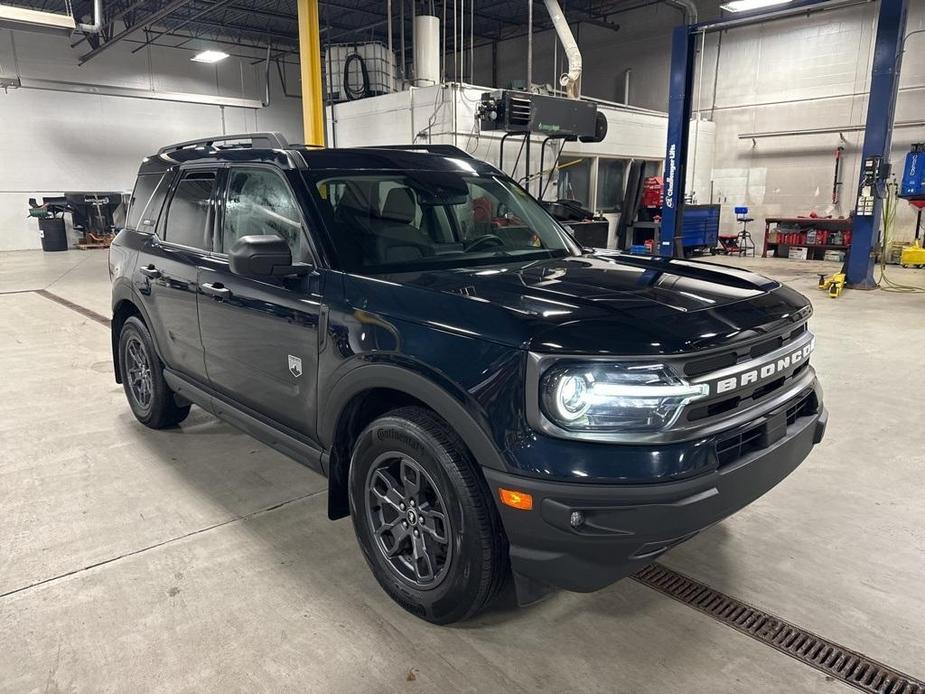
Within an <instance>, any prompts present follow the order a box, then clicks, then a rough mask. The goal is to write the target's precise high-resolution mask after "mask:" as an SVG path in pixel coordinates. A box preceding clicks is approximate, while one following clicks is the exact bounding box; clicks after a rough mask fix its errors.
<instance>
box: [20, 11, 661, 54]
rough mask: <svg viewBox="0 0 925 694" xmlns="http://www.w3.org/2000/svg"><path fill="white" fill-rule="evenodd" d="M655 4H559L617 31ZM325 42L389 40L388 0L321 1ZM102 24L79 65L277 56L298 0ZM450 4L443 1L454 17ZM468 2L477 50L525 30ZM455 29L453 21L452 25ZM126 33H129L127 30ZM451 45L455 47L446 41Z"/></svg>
mask: <svg viewBox="0 0 925 694" xmlns="http://www.w3.org/2000/svg"><path fill="white" fill-rule="evenodd" d="M401 1H402V0H392V7H393V13H394V18H395V19H394V23H393V32H394V33H393V41H395V43H396V45H397V42H398V32H399V22H398V17H399V11H400V2H401ZM657 1H658V0H582V2H579V3H574V4H571V3H567V2H563V5H565V9H566V11H567V15H568V17H569V19H570V20H571V21H573V22H583V23H593V24H597V25H600V26H605V27H607V28H610V29H617V28H619V27H618V25H617V24H615V23H613V22H610V21H609V19H608V18H609V16H610V15H613V14H615V13H618V12H620V11H623V10H628V9H634V8H637V7H641V6H646V5H650V4H655V2H657ZM404 2H405V19H406V31H410V21H411V2H412V0H404ZM3 4H7V5H15V6H19V7H30V8H34V9H42V10H47V11H52V12H61V13H66V12H68V10H69V6H73V8H74V13H75V15H76V16H77V18H78V19H81V18H83V19H87V20H89V18H90V16H91V14H92V3H91V2H90V1H89V0H74V1H73V2H68V1H67V0H45V1H38V0H34V1H32V2H16V1H15V0H14V1H12V2H11V1H10V0H4V3H3ZM318 4H319V8H320V12H321V25H322V43H341V42H354V41H356V42H361V41H370V40H373V41H382V42H385V41H387V23H386V17H387V15H386V0H319V2H318ZM103 7H104V16H105V20H104V21H105V26H104V29H103V33H102V35H101V38H100V37H96V36H88V37H86V38H85V39H80V42H79V43H80V44H84V45H85V42H88V43H89V44H90V48H89V49H88V50H87V52H86V53H85V54H84V56H83V62H86V60H90V59H92V58H93V57H94V56H95V55H96V54H97V53H98V52H101V49H102V50H105V48H103V46H105V44H106V43H111V42H118V41H122V40H129V39H130V40H131V42H132V43H133V44H134V45H135V49H136V50H140V49H141V47H142V46H143V45H145V44H146V43H151V44H154V45H161V46H170V47H175V48H184V47H187V46H188V44H190V43H191V42H195V41H197V40H200V39H205V40H209V41H212V42H215V43H220V44H227V45H237V46H249V47H259V48H262V49H265V48H266V46H267V44H268V43H269V45H270V46H271V48H272V50H274V51H276V52H277V53H279V54H285V53H289V52H293V51H297V50H298V27H297V19H296V0H211V1H209V2H206V1H204V0H108V1H107V0H104V3H103ZM417 7H418V12H421V11H422V8H425V7H432V8H433V11H434V12H435V13H436V14H437V15H442V13H443V2H442V1H433V2H427V3H422V2H418V3H417ZM453 8H454V0H449V1H448V2H447V8H446V9H447V12H448V14H449V16H450V17H452V14H453ZM471 9H472V8H471V7H470V6H469V4H468V3H467V4H466V9H465V13H466V41H467V42H468V34H469V31H468V30H469V22H470V20H471V21H472V24H473V28H474V33H475V37H476V45H480V44H485V43H490V42H492V41H496V40H501V39H506V38H512V37H514V36H520V35H523V34H524V33H525V27H526V25H527V11H528V6H527V3H526V2H524V1H523V0H519V1H514V2H512V1H503V0H502V1H501V2H477V3H476V5H475V12H474V16H471V17H470V10H471ZM533 14H534V26H535V27H536V28H537V29H538V30H540V29H545V28H548V27H549V26H550V21H549V16H548V15H547V13H546V10H545V7H544V6H543V3H542V2H538V1H536V0H535V1H534V13H533ZM449 25H450V27H451V28H452V20H450V22H449ZM129 29H131V30H132V31H131V33H127V30H129ZM450 45H451V46H452V42H450Z"/></svg>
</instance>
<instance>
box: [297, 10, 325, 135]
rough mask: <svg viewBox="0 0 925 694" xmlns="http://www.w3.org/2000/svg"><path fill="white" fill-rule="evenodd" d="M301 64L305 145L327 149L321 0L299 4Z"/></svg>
mask: <svg viewBox="0 0 925 694" xmlns="http://www.w3.org/2000/svg"><path fill="white" fill-rule="evenodd" d="M298 8H299V63H300V67H301V73H302V128H303V131H304V137H305V144H307V145H324V101H323V99H322V98H321V97H322V94H323V93H324V85H323V84H322V83H321V31H320V29H319V23H318V0H298Z"/></svg>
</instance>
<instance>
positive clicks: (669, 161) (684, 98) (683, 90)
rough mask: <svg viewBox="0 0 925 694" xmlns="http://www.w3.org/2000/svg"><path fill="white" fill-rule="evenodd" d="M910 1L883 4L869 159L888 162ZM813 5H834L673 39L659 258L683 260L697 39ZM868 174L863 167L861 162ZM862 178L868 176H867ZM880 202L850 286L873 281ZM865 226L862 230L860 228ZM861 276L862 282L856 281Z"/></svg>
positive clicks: (687, 30) (813, 0)
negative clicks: (871, 250)
mask: <svg viewBox="0 0 925 694" xmlns="http://www.w3.org/2000/svg"><path fill="white" fill-rule="evenodd" d="M907 2H908V0H880V21H879V24H878V27H877V43H876V46H875V48H874V60H873V71H872V81H871V91H870V99H869V103H868V109H867V128H866V130H865V134H864V147H863V150H862V151H863V154H864V156H863V159H867V158H868V156H869V155H870V154H873V155H874V156H880V157H882V158H883V160H884V161H889V153H890V140H891V139H892V138H891V134H892V129H893V113H894V110H895V105H896V89H897V86H898V82H899V56H900V51H901V46H902V39H903V35H904V32H905V25H906V5H907ZM814 5H831V0H795V1H794V2H793V3H791V4H789V5H787V6H786V7H785V8H783V9H777V10H772V11H764V12H762V11H757V12H752V13H747V14H746V13H742V14H738V15H736V16H735V17H731V18H728V19H722V20H718V21H714V22H701V23H699V24H693V25H683V26H679V27H677V28H676V29H675V30H674V34H673V35H672V40H671V72H670V75H669V82H668V83H669V97H668V144H667V147H666V154H665V186H664V191H663V192H664V204H663V206H662V234H661V239H660V243H659V251H658V252H659V254H660V255H663V256H672V255H673V256H675V257H683V255H684V249H683V247H682V221H683V208H684V192H685V191H684V189H685V183H686V181H685V179H686V174H687V143H688V139H689V136H688V133H689V128H690V120H691V105H692V92H693V83H694V70H695V60H694V58H695V51H694V47H695V36H696V35H697V34H699V33H701V32H704V31H710V32H712V31H722V30H723V29H730V28H733V27H736V26H743V25H745V24H749V23H758V22H761V21H764V20H772V19H778V18H783V17H786V16H792V15H795V14H799V13H800V12H802V11H803V10H811V9H812V8H813V6H814ZM862 169H863V163H862ZM862 175H863V172H862ZM879 213H880V201H879V198H877V199H876V201H875V205H874V214H872V215H869V216H868V217H866V218H863V219H862V218H857V219H856V220H855V225H854V230H853V235H852V239H851V249H850V252H849V255H848V262H847V265H848V282H849V283H852V281H853V280H852V277H854V278H855V279H856V280H857V281H856V282H855V284H856V285H857V286H860V285H861V283H862V282H863V281H864V280H866V279H867V278H868V277H869V278H870V280H871V281H872V280H873V276H872V275H873V273H872V268H873V261H872V258H871V257H870V249H871V247H872V245H873V240H874V237H875V234H874V230H875V229H876V228H877V225H878V224H879V219H880V218H879ZM859 225H860V226H859ZM858 277H860V278H861V279H857V278H858Z"/></svg>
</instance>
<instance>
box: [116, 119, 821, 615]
mask: <svg viewBox="0 0 925 694" xmlns="http://www.w3.org/2000/svg"><path fill="white" fill-rule="evenodd" d="M125 226H126V228H125V229H124V230H123V231H122V232H121V233H120V234H119V235H118V237H117V238H116V240H115V242H114V243H113V245H112V249H111V256H110V272H111V275H112V280H113V285H112V286H113V294H112V299H113V302H112V306H113V320H112V348H113V358H114V362H115V373H116V380H117V381H119V382H120V383H122V384H123V385H124V387H125V392H126V395H127V397H128V401H129V405H130V406H131V408H132V411H133V412H134V414H135V416H136V417H137V418H138V420H139V421H141V422H142V423H143V424H145V425H147V426H149V427H152V428H155V429H157V428H162V427H168V426H174V425H176V424H178V423H180V422H181V421H182V420H183V419H184V418H185V417H186V416H187V414H188V413H189V410H190V406H191V405H192V404H196V405H198V406H200V407H203V408H205V409H207V410H208V411H210V412H212V413H214V414H215V415H217V416H218V417H221V418H223V419H225V420H227V421H228V422H230V423H231V424H233V425H234V426H236V427H238V428H240V429H243V430H244V431H246V432H248V433H250V434H251V435H253V436H254V437H255V438H257V439H260V440H261V441H263V442H265V443H267V444H268V445H270V446H272V447H274V448H276V449H278V450H279V451H281V452H283V453H285V454H286V455H288V456H290V457H292V458H293V459H295V460H297V461H298V462H300V463H303V464H305V465H307V466H309V467H311V468H312V469H314V470H317V471H318V472H320V473H322V474H324V475H326V476H327V477H328V479H329V486H328V500H329V501H328V515H329V517H330V518H332V519H337V518H341V517H344V516H347V515H350V516H351V517H352V518H353V524H354V527H355V530H356V534H357V538H358V540H359V544H360V547H361V548H362V550H363V553H364V555H365V557H366V560H367V562H368V563H369V566H370V568H371V569H372V571H373V573H374V574H375V576H376V578H377V579H378V581H379V583H380V584H381V585H382V587H383V588H384V589H385V591H386V592H387V593H388V594H389V595H390V596H391V597H392V598H393V599H394V600H395V601H396V602H398V603H399V604H400V605H401V606H402V607H404V608H405V609H407V610H409V611H411V612H413V613H414V614H417V615H419V616H420V617H422V618H424V619H427V620H429V621H432V622H437V623H448V622H453V621H456V620H460V619H464V618H466V617H468V616H471V615H473V614H474V613H476V612H477V611H478V610H480V609H481V608H482V607H484V606H485V605H486V604H487V603H488V602H489V601H490V600H491V598H492V596H494V595H495V594H496V593H497V591H498V588H499V586H501V585H502V584H503V583H504V581H505V580H506V579H507V578H508V577H509V576H512V577H513V580H514V586H515V588H516V592H517V596H518V599H519V601H520V602H521V603H529V602H532V601H534V600H536V599H538V598H539V597H542V596H543V595H544V594H546V593H548V592H549V591H550V590H551V589H552V588H554V587H560V588H565V589H568V590H575V591H593V590H596V589H598V588H601V587H603V586H606V585H608V584H609V583H611V582H613V581H615V580H617V579H620V578H622V577H624V576H627V575H629V574H631V573H632V572H634V571H636V570H638V569H639V568H641V567H643V566H645V565H646V564H648V563H649V562H651V561H652V560H653V559H655V558H656V557H658V556H659V555H661V554H662V553H663V552H665V551H666V550H668V549H669V548H671V547H673V546H674V545H677V544H678V543H680V542H683V541H684V540H686V539H688V538H690V537H692V536H693V535H695V534H696V533H697V532H699V531H700V530H702V529H704V528H706V527H708V526H710V525H712V524H713V523H716V522H717V521H719V520H721V519H723V518H725V517H726V516H728V515H730V514H732V513H734V512H735V511H737V510H738V509H740V508H742V507H743V506H745V505H746V504H748V503H750V502H751V501H753V500H754V499H756V498H757V497H759V496H761V495H762V494H764V493H765V492H766V491H768V490H769V489H770V488H771V487H773V486H774V485H776V484H777V483H778V482H780V481H781V480H782V479H783V478H784V477H786V476H787V475H788V474H789V473H790V472H791V471H792V470H793V469H794V468H796V466H797V465H799V464H800V462H801V461H802V460H803V459H804V458H806V456H807V454H808V453H809V452H810V450H811V449H812V447H813V445H815V444H816V443H818V442H819V441H820V440H821V439H822V436H823V433H824V431H825V423H826V412H825V410H824V409H823V405H822V393H821V390H820V387H819V384H818V382H817V380H816V376H815V373H814V371H813V368H812V367H811V366H810V364H809V361H810V356H811V353H812V351H813V346H814V341H813V337H812V334H811V333H810V332H808V330H807V320H808V319H809V316H810V313H811V307H810V304H809V302H808V301H807V300H806V299H805V298H804V297H803V296H801V295H800V294H798V293H796V292H794V291H793V290H791V289H788V288H787V287H784V286H782V285H781V284H780V283H778V282H775V281H773V280H769V279H766V278H764V277H760V276H758V275H754V274H750V273H748V272H744V271H740V270H735V269H730V268H726V267H720V266H717V265H710V264H706V263H697V262H687V261H682V260H671V259H667V258H652V257H637V256H627V255H619V254H615V253H607V252H602V253H595V252H593V251H590V250H588V249H584V248H581V247H580V246H578V245H577V244H576V243H575V241H574V240H573V239H572V238H571V236H570V235H569V233H568V232H567V231H566V230H565V229H564V228H563V227H562V226H560V225H559V224H558V223H557V222H556V221H554V220H553V219H552V218H551V217H550V216H549V215H547V214H546V212H545V211H544V210H543V208H542V207H541V206H540V205H539V204H538V203H537V202H536V201H535V200H534V199H533V198H531V197H530V196H529V195H528V194H527V193H526V192H525V191H524V190H523V189H522V188H521V187H519V186H518V185H517V184H516V183H514V182H513V181H512V180H511V179H510V178H508V177H507V176H506V175H504V174H503V173H502V172H500V171H498V170H497V169H495V168H494V167H492V166H490V165H488V164H486V163H484V162H481V161H477V160H475V159H473V158H472V157H470V156H469V155H467V154H466V153H465V152H463V151H461V150H458V149H455V148H452V147H446V146H409V147H388V148H358V149H312V148H308V147H304V146H299V145H293V146H290V145H288V144H287V143H286V142H285V141H284V140H283V139H282V138H281V137H280V136H278V135H276V134H273V133H257V134H252V135H246V136H242V135H237V136H225V137H221V138H213V139H208V140H197V141H194V142H187V143H180V144H176V145H171V146H169V147H164V148H163V149H161V150H160V151H159V152H157V153H156V154H154V155H152V156H150V157H147V158H146V159H145V160H144V162H143V164H142V166H141V170H140V171H139V174H138V181H137V183H136V185H135V190H134V193H133V196H132V202H131V206H130V209H129V212H128V216H127V220H126V225H125Z"/></svg>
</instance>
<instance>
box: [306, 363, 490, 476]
mask: <svg viewBox="0 0 925 694" xmlns="http://www.w3.org/2000/svg"><path fill="white" fill-rule="evenodd" d="M374 388H390V389H392V390H397V391H401V392H403V393H406V394H407V395H410V396H412V397H414V398H416V399H418V400H420V401H421V402H422V403H424V404H425V405H427V406H428V407H430V408H431V409H432V410H433V411H434V412H436V413H437V414H438V415H440V416H441V417H442V418H443V419H445V420H446V421H447V423H448V424H449V425H450V426H451V427H453V429H454V431H455V432H456V433H457V434H458V435H459V437H460V438H461V439H462V440H463V443H465V444H466V446H467V448H468V449H469V451H470V452H471V453H472V455H473V457H474V458H475V460H476V462H477V463H478V464H479V465H481V466H484V467H487V468H491V469H494V470H502V471H504V470H507V469H508V466H507V465H505V463H504V458H503V456H502V454H501V452H500V451H499V450H498V447H497V445H496V444H495V443H494V442H493V441H492V439H491V436H490V435H489V434H488V432H487V431H486V427H484V426H482V425H481V424H479V422H478V421H477V419H476V418H475V417H474V416H473V414H472V413H471V411H470V410H468V409H466V406H465V397H466V396H465V393H464V392H457V393H450V392H448V391H447V389H446V388H443V387H441V386H440V385H439V384H437V383H435V382H434V381H433V380H431V379H429V378H427V377H426V376H423V375H421V374H420V373H418V372H415V371H411V370H410V369H407V368H403V367H401V366H396V365H394V364H381V363H373V364H364V365H362V366H358V367H356V368H355V369H353V370H351V371H350V372H349V373H347V374H345V375H344V376H343V377H342V378H340V379H339V380H338V381H337V382H335V383H334V385H333V386H332V388H331V391H330V394H329V395H328V396H327V397H326V402H325V404H324V406H323V407H320V408H319V412H318V435H319V438H320V442H321V444H322V445H323V447H324V449H325V450H328V451H330V450H331V448H332V446H333V444H334V437H335V434H336V430H337V423H338V421H339V419H340V417H341V414H342V413H343V411H344V409H345V408H346V406H347V404H348V403H349V402H350V400H351V399H353V398H354V397H355V396H357V395H359V394H360V393H362V392H363V391H366V390H372V389H374ZM454 395H455V396H458V397H459V398H460V399H457V397H454Z"/></svg>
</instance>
